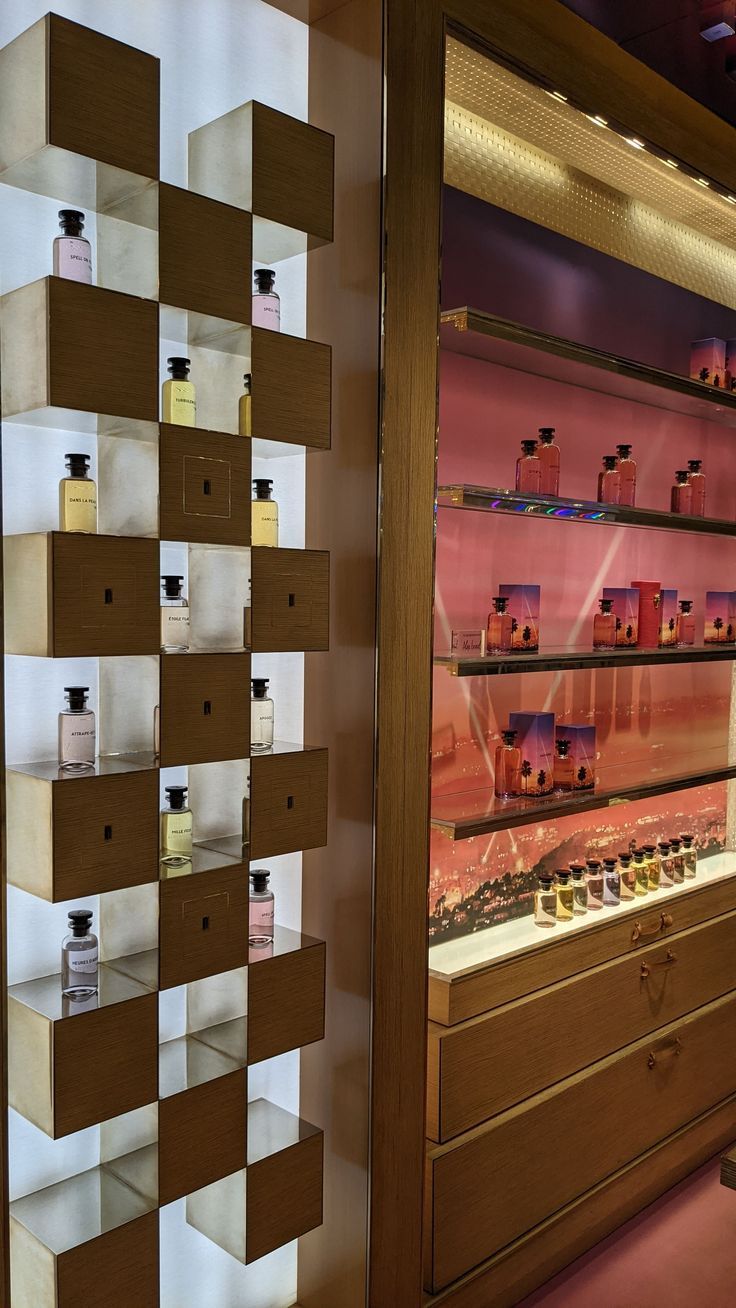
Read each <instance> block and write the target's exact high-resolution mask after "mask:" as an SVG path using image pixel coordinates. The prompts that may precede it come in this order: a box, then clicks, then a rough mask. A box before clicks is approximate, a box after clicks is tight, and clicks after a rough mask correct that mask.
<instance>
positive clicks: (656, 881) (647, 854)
mask: <svg viewBox="0 0 736 1308" xmlns="http://www.w3.org/2000/svg"><path fill="white" fill-rule="evenodd" d="M644 858H645V859H646V864H647V889H648V890H659V886H660V880H661V877H660V859H659V851H658V849H657V846H656V845H645V846H644Z"/></svg>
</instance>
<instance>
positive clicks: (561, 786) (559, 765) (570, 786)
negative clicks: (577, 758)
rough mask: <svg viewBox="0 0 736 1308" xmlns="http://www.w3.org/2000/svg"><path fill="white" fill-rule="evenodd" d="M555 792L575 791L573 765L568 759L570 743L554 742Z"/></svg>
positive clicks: (565, 741)
mask: <svg viewBox="0 0 736 1308" xmlns="http://www.w3.org/2000/svg"><path fill="white" fill-rule="evenodd" d="M554 766H555V790H564V791H567V790H574V789H575V763H574V760H573V759H571V758H570V741H569V740H561V739H558V740H556V741H555V765H554Z"/></svg>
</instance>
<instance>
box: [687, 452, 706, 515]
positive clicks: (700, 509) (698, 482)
mask: <svg viewBox="0 0 736 1308" xmlns="http://www.w3.org/2000/svg"><path fill="white" fill-rule="evenodd" d="M702 469H703V461H702V459H688V461H687V471H688V477H689V479H690V493H691V504H690V512H691V513H692V515H693V517H694V518H704V517H705V473H704V472H703V470H702Z"/></svg>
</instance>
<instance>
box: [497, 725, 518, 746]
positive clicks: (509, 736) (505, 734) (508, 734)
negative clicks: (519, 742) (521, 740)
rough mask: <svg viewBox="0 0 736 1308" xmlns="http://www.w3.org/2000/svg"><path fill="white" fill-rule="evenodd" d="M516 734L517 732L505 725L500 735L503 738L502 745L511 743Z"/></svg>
mask: <svg viewBox="0 0 736 1308" xmlns="http://www.w3.org/2000/svg"><path fill="white" fill-rule="evenodd" d="M517 734H518V733H517V732H516V731H512V730H511V729H510V727H507V728H506V730H505V731H502V732H501V737H502V739H503V743H504V745H513V744H514V743H515V741H516V737H517Z"/></svg>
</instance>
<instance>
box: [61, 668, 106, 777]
mask: <svg viewBox="0 0 736 1308" xmlns="http://www.w3.org/2000/svg"><path fill="white" fill-rule="evenodd" d="M88 691H89V686H65V687H64V694H65V695H66V702H67V705H68V707H67V708H65V709H62V711H61V713H60V714H59V767H60V768H63V769H64V771H65V772H88V771H89V769H90V768H93V767H94V765H95V753H96V748H97V731H96V728H95V715H94V713H93V712H92V709H91V708H88V707H87V693H88Z"/></svg>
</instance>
